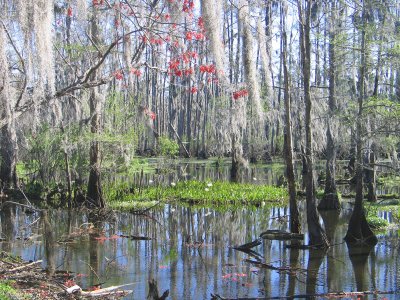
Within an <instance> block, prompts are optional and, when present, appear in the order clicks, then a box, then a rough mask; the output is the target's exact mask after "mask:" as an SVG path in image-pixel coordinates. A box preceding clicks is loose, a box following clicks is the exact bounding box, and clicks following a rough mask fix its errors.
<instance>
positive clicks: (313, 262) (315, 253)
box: [306, 249, 327, 295]
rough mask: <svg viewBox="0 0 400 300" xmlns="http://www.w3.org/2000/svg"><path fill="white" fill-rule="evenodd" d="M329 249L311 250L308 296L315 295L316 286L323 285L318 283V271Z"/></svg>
mask: <svg viewBox="0 0 400 300" xmlns="http://www.w3.org/2000/svg"><path fill="white" fill-rule="evenodd" d="M326 252H327V249H310V250H309V253H308V264H307V282H306V294H309V295H310V294H315V290H316V286H317V284H318V285H323V282H318V271H319V268H320V266H321V263H322V261H323V260H324V258H325V255H326Z"/></svg>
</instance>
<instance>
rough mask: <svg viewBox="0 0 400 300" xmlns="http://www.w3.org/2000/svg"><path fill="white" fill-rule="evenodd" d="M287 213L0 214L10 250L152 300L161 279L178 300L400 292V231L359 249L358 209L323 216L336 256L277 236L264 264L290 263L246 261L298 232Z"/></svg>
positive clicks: (87, 282) (12, 210)
mask: <svg viewBox="0 0 400 300" xmlns="http://www.w3.org/2000/svg"><path fill="white" fill-rule="evenodd" d="M300 205H301V211H304V202H301V203H300ZM287 214H288V209H286V208H267V207H260V208H258V209H247V208H243V209H236V210H226V211H216V210H212V209H208V208H193V207H192V208H191V207H183V206H179V205H172V204H171V205H165V206H162V207H157V208H154V209H152V210H150V211H148V212H146V214H144V215H133V214H129V213H109V214H108V215H107V216H106V217H107V218H106V219H107V220H106V221H102V222H97V221H94V220H95V219H96V218H94V217H93V216H91V215H90V214H89V213H88V212H82V211H72V212H67V211H59V210H53V211H48V212H47V214H46V215H43V214H42V215H40V214H39V213H31V212H28V213H27V212H25V211H24V209H23V208H20V207H13V206H6V207H5V208H4V209H3V210H2V211H1V213H0V218H1V232H2V238H3V239H4V240H3V241H2V242H0V249H1V250H4V251H10V252H12V253H14V254H16V255H20V256H21V257H22V258H23V259H25V260H33V261H36V260H39V259H43V267H44V268H47V269H49V270H50V271H55V270H68V271H70V272H73V274H74V275H75V282H76V283H77V284H79V285H81V286H82V287H83V288H87V287H90V286H92V285H94V284H98V283H103V285H102V287H107V286H113V285H121V284H128V283H132V285H131V286H127V287H126V289H133V290H134V293H133V294H131V295H129V296H127V297H126V299H146V296H147V293H148V280H149V279H150V278H154V279H155V280H157V281H158V289H159V291H160V293H162V292H163V291H165V290H166V289H169V290H170V297H169V298H168V299H210V298H211V296H210V295H211V293H214V294H219V295H221V296H222V297H227V298H228V297H231V298H237V297H260V298H263V297H268V296H286V295H296V294H305V293H307V294H314V293H324V292H334V291H363V290H374V289H377V290H381V291H395V292H397V293H399V292H400V276H399V275H400V257H399V255H398V254H399V253H398V252H399V249H400V244H399V243H400V242H399V240H398V232H397V231H387V232H386V233H385V234H384V235H380V236H379V242H378V244H377V245H376V246H375V247H374V248H372V249H363V251H360V249H350V251H349V249H348V247H347V245H346V244H345V243H343V237H344V236H345V233H346V229H347V221H348V219H349V217H350V214H351V211H350V210H349V209H343V211H342V213H341V215H340V216H338V215H336V214H329V213H328V214H323V215H322V221H323V222H324V224H325V226H326V227H327V229H328V230H327V233H328V235H329V237H330V238H331V240H332V244H333V247H331V248H330V249H329V250H328V251H327V252H321V251H316V250H312V251H305V250H294V249H288V248H286V247H285V245H286V243H287V242H282V241H267V240H264V241H263V243H262V244H261V245H259V246H257V247H255V248H253V250H255V251H256V252H258V254H259V255H260V256H262V257H263V258H262V259H263V262H265V263H268V264H270V265H273V266H275V267H290V269H286V270H280V271H277V270H269V269H262V268H258V267H257V265H252V264H250V263H249V262H246V261H244V259H246V258H250V259H252V260H256V258H254V257H251V256H249V255H247V254H245V253H243V252H240V251H237V250H234V249H232V248H231V246H234V245H241V244H244V243H247V242H250V241H252V240H255V239H256V238H258V236H259V234H260V233H261V232H262V231H264V230H267V229H280V230H288V223H287V218H286V216H287ZM302 219H303V221H304V217H303V218H302ZM303 228H306V226H305V224H304V222H303ZM121 235H123V236H145V237H150V238H152V239H151V240H132V239H130V238H127V237H121ZM306 239H307V237H306ZM349 253H350V254H351V255H350V254H349ZM289 271H290V272H289ZM370 297H371V299H396V298H397V297H400V295H399V294H397V295H381V296H374V298H372V297H373V296H370Z"/></svg>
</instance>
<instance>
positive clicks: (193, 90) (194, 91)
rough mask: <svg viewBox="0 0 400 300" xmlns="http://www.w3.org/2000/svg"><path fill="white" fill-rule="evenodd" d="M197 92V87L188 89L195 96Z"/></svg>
mask: <svg viewBox="0 0 400 300" xmlns="http://www.w3.org/2000/svg"><path fill="white" fill-rule="evenodd" d="M197 91H198V89H197V87H195V86H192V88H191V89H190V92H191V93H192V94H196V93H197Z"/></svg>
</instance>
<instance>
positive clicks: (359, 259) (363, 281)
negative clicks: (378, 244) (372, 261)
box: [347, 244, 375, 291]
mask: <svg viewBox="0 0 400 300" xmlns="http://www.w3.org/2000/svg"><path fill="white" fill-rule="evenodd" d="M347 248H348V251H349V257H350V261H351V265H352V266H353V272H354V277H355V280H356V285H357V291H365V290H368V289H369V284H368V276H367V275H368V274H369V270H368V264H367V261H368V257H369V255H370V254H371V251H372V250H373V249H374V248H375V247H374V246H367V245H363V246H354V245H350V244H347Z"/></svg>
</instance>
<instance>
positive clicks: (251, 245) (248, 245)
mask: <svg viewBox="0 0 400 300" xmlns="http://www.w3.org/2000/svg"><path fill="white" fill-rule="evenodd" d="M258 245H261V239H256V240H254V241H252V242H250V243H246V244H243V245H240V246H233V247H232V248H233V249H235V250H240V251H246V250H250V249H251V248H254V247H256V246H258Z"/></svg>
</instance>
